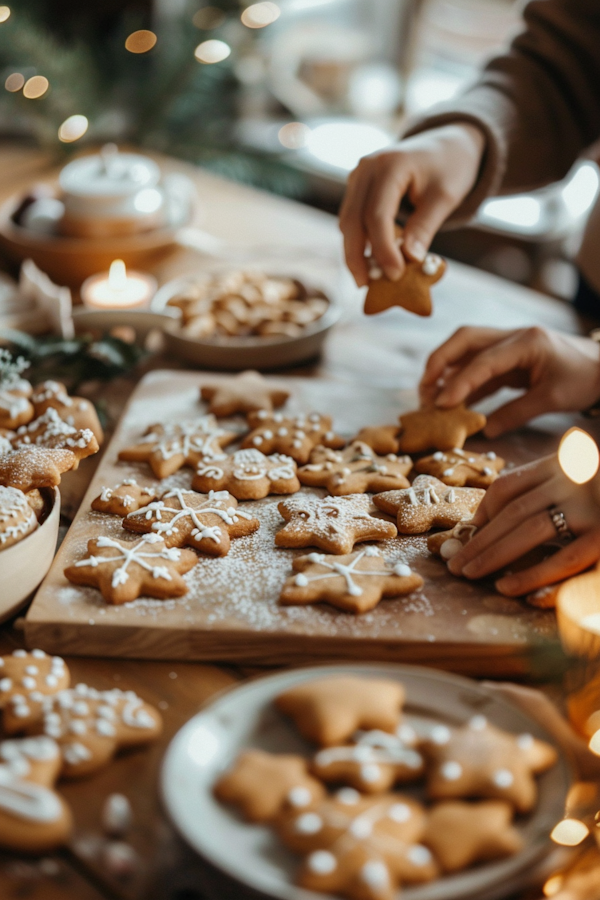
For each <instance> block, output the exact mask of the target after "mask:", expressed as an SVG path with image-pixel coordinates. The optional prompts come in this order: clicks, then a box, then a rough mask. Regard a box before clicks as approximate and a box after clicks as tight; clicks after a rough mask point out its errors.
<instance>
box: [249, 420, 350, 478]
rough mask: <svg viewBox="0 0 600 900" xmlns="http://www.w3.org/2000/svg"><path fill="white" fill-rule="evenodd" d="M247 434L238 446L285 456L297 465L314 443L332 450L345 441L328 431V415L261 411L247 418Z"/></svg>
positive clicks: (308, 452) (306, 459)
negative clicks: (296, 414)
mask: <svg viewBox="0 0 600 900" xmlns="http://www.w3.org/2000/svg"><path fill="white" fill-rule="evenodd" d="M248 424H249V426H250V429H251V430H250V431H249V433H248V434H247V435H246V437H245V438H244V440H243V441H242V447H244V448H245V447H255V448H256V449H257V450H261V451H262V452H263V453H285V454H286V455H287V456H291V457H292V459H295V460H296V462H297V463H298V464H299V465H302V464H303V463H306V462H308V458H309V456H310V453H311V450H313V449H314V447H316V446H317V445H318V444H322V445H323V446H324V447H332V448H333V449H336V448H339V447H343V446H344V444H345V443H346V441H345V440H344V439H343V438H342V437H340V436H339V435H337V434H335V432H334V431H333V430H332V424H333V423H332V419H331V416H322V415H321V414H320V413H316V412H313V413H308V415H298V416H286V415H284V414H283V413H270V412H267V411H266V410H261V411H259V412H256V413H250V414H249V416H248Z"/></svg>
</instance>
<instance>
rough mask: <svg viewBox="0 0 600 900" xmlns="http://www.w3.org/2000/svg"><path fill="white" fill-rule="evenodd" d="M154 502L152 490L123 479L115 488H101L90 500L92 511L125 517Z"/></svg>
mask: <svg viewBox="0 0 600 900" xmlns="http://www.w3.org/2000/svg"><path fill="white" fill-rule="evenodd" d="M153 500H156V491H155V490H154V488H147V487H144V486H143V485H141V484H138V483H137V481H136V480H135V478H124V479H123V481H122V482H121V483H120V484H117V485H115V487H112V488H111V487H103V488H102V490H101V491H100V493H99V494H98V496H97V497H95V498H94V499H93V500H92V504H91V505H92V509H95V510H96V512H103V513H108V514H109V515H111V516H127V515H129V513H131V512H135V510H136V509H139V508H140V507H141V506H146V505H147V504H148V503H151V502H152V501H153Z"/></svg>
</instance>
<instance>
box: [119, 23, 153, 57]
mask: <svg viewBox="0 0 600 900" xmlns="http://www.w3.org/2000/svg"><path fill="white" fill-rule="evenodd" d="M157 40H158V38H157V37H156V35H155V34H154V32H153V31H146V29H144V28H142V29H141V30H140V31H134V32H132V33H131V34H130V35H129V37H128V38H127V40H126V41H125V49H126V50H129V52H130V53H147V52H148V50H152V48H153V47H154V45H155V44H156V41H157Z"/></svg>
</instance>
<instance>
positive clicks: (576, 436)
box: [558, 428, 600, 484]
mask: <svg viewBox="0 0 600 900" xmlns="http://www.w3.org/2000/svg"><path fill="white" fill-rule="evenodd" d="M558 462H559V464H560V467H561V469H562V470H563V472H564V473H565V475H566V476H567V478H570V479H571V481H573V482H575V484H585V483H586V482H587V481H590V480H591V479H592V478H593V477H594V475H595V474H596V472H597V471H598V466H599V465H600V453H599V452H598V446H597V444H596V441H595V440H594V438H593V437H592V436H591V435H589V434H588V433H587V432H586V431H583V430H582V429H581V428H569V430H568V431H567V432H566V434H564V435H563V438H562V440H561V442H560V447H559V448H558Z"/></svg>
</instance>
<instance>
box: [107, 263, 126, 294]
mask: <svg viewBox="0 0 600 900" xmlns="http://www.w3.org/2000/svg"><path fill="white" fill-rule="evenodd" d="M108 286H109V288H110V289H111V291H124V290H125V288H126V287H127V269H126V267H125V263H124V262H123V260H122V259H115V260H113V261H112V262H111V264H110V269H109V270H108Z"/></svg>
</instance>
